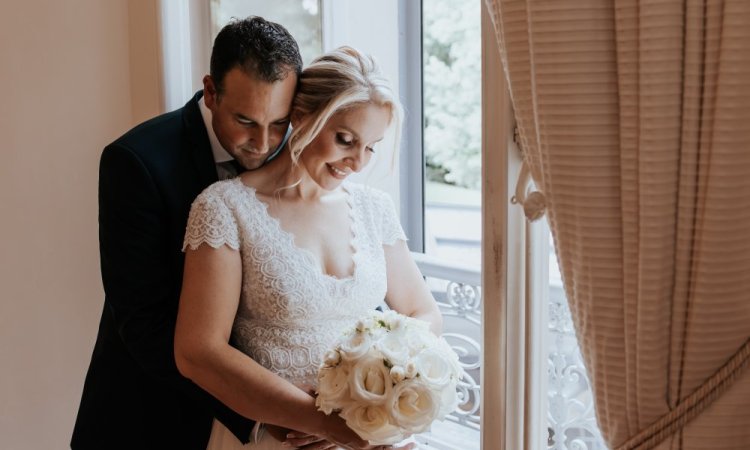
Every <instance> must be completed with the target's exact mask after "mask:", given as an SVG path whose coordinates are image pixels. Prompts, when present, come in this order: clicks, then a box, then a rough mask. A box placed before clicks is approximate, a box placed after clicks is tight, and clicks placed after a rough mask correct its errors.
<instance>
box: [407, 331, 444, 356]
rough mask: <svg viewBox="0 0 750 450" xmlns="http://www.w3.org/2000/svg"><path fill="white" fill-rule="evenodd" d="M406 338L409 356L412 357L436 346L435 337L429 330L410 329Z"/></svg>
mask: <svg viewBox="0 0 750 450" xmlns="http://www.w3.org/2000/svg"><path fill="white" fill-rule="evenodd" d="M406 336H407V339H406V346H407V347H408V351H409V356H414V355H416V354H418V353H419V352H421V351H422V350H424V349H426V348H430V347H434V346H436V345H437V337H436V336H435V335H434V334H432V332H430V331H429V330H427V329H422V328H421V327H417V328H413V329H410V330H409V332H408V333H407V334H406Z"/></svg>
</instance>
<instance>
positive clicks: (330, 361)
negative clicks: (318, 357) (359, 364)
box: [323, 350, 341, 367]
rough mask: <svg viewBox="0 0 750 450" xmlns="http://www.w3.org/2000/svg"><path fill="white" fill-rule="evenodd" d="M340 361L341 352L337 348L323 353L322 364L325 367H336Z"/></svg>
mask: <svg viewBox="0 0 750 450" xmlns="http://www.w3.org/2000/svg"><path fill="white" fill-rule="evenodd" d="M340 362H341V353H339V352H338V351H337V350H329V351H327V352H326V354H325V355H323V364H324V366H325V367H336V366H337V365H338V364H339V363H340Z"/></svg>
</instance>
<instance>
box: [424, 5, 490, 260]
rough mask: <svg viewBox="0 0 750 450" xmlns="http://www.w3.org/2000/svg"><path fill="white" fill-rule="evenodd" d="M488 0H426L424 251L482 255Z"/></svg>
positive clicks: (468, 257) (450, 256)
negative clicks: (484, 3)
mask: <svg viewBox="0 0 750 450" xmlns="http://www.w3.org/2000/svg"><path fill="white" fill-rule="evenodd" d="M480 6H481V3H480V2H478V1H476V0H459V1H456V0H424V1H423V3H422V21H423V55H422V57H423V64H424V67H423V92H424V94H423V95H424V99H423V102H424V154H425V162H426V168H425V174H426V176H425V177H426V179H425V253H426V254H428V255H434V256H437V257H440V258H445V259H449V260H451V261H454V262H458V263H463V264H469V265H471V266H473V267H479V265H480V261H481V259H480V258H481V247H480V237H481V234H482V233H481V223H482V221H481V191H480V189H481V186H480V182H481V173H482V166H481V136H482V130H481V126H482V120H481V113H482V112H481V95H482V93H481V85H482V83H481V51H482V46H481V40H480V39H481V36H480V33H481V23H480Z"/></svg>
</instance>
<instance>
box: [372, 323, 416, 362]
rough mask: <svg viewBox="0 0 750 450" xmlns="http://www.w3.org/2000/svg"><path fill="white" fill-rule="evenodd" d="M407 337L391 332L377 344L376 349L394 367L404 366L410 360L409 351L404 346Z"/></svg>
mask: <svg viewBox="0 0 750 450" xmlns="http://www.w3.org/2000/svg"><path fill="white" fill-rule="evenodd" d="M405 341H406V335H405V334H404V333H400V332H395V331H391V332H390V333H387V334H384V335H383V336H381V337H380V339H378V340H377V341H376V342H375V348H377V349H378V350H380V352H381V353H383V356H385V358H386V359H387V360H388V362H390V363H391V365H394V366H403V365H404V364H406V362H407V361H408V359H409V349H408V348H407V347H406V345H404V343H405Z"/></svg>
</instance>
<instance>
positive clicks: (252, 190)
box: [232, 177, 359, 283]
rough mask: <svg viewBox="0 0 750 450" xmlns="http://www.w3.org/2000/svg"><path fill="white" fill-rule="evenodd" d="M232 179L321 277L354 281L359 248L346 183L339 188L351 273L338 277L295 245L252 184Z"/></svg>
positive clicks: (349, 194) (351, 204)
mask: <svg viewBox="0 0 750 450" xmlns="http://www.w3.org/2000/svg"><path fill="white" fill-rule="evenodd" d="M232 180H233V181H235V182H237V183H239V185H240V186H241V187H242V188H244V189H245V190H246V191H248V192H249V193H250V194H251V195H250V197H251V198H252V199H253V200H254V201H255V202H257V203H258V204H259V205H260V207H261V208H260V209H261V210H263V216H264V217H265V219H266V220H267V221H268V222H270V223H271V227H272V228H274V229H275V230H276V231H277V232H278V233H279V235H280V236H283V238H284V240H285V241H286V242H288V243H289V246H290V247H291V248H292V250H293V251H295V252H297V253H298V254H299V255H301V256H302V257H303V258H304V259H306V260H307V261H308V263H309V264H310V265H311V266H313V267H314V268H315V272H316V273H317V274H319V275H320V276H321V277H323V278H324V279H326V280H330V281H333V282H337V283H345V282H351V281H354V279H355V278H356V276H357V272H358V268H359V265H358V264H357V254H358V252H359V248H358V246H357V232H356V220H357V219H356V214H354V202H353V201H352V193H351V191H350V190H349V187H348V186H347V184H346V183H342V184H341V188H342V190H343V191H344V193H345V195H346V206H347V208H348V209H349V214H348V216H349V236H350V239H349V246H350V247H351V248H352V252H351V254H350V256H349V258H350V262H351V267H352V270H351V274H349V275H348V276H346V277H344V278H340V277H338V276H336V275H332V274H330V273H328V272H326V271H325V267H324V266H323V262H322V261H321V260H319V259H318V258H317V257H316V256H315V254H314V253H313V252H312V250H310V249H308V248H305V247H300V246H299V245H297V242H296V241H295V235H294V233H292V232H290V231H287V230H285V229H284V227H282V226H281V220H279V219H278V218H277V217H274V216H272V215H271V213H269V212H268V204H267V203H266V202H264V201H263V200H261V199H260V198H258V191H257V189H255V188H254V187H252V186H248V185H246V184H245V183H243V182H242V179H241V178H240V177H235V178H233V179H232Z"/></svg>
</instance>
